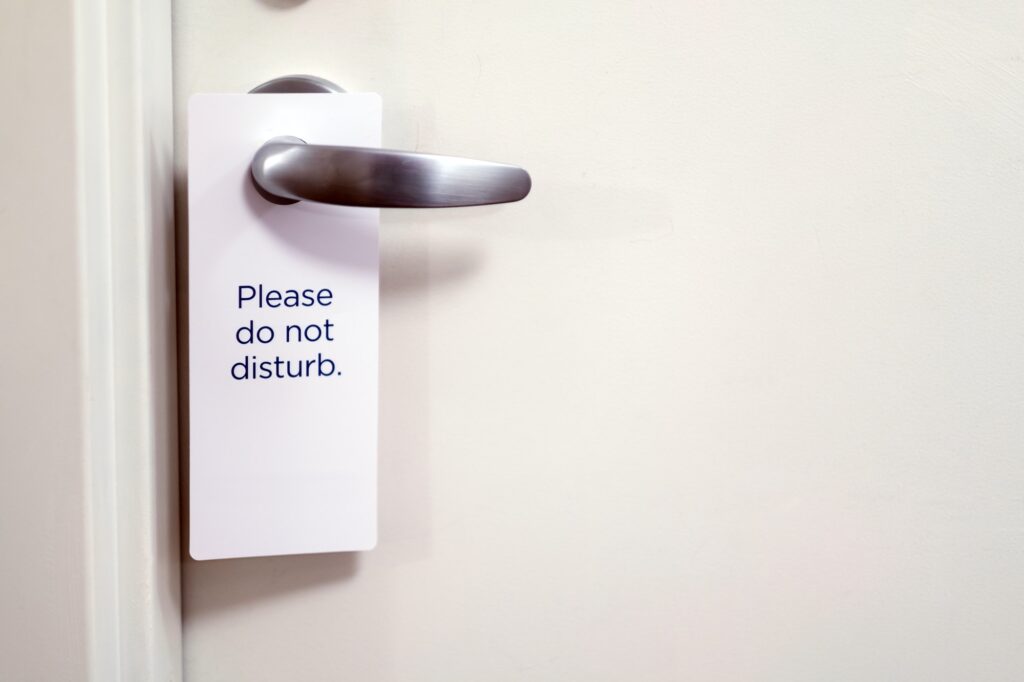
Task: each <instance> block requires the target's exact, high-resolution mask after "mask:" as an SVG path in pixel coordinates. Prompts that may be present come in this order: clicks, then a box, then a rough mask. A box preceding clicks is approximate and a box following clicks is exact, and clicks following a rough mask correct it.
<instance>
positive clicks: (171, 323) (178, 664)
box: [67, 0, 182, 682]
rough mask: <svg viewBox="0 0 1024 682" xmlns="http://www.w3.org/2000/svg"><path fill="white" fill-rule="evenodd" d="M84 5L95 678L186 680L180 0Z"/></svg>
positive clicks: (79, 45)
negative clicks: (174, 66)
mask: <svg viewBox="0 0 1024 682" xmlns="http://www.w3.org/2000/svg"><path fill="white" fill-rule="evenodd" d="M67 1H68V2H70V3H72V4H73V24H74V41H75V49H74V54H75V65H74V81H75V103H76V135H75V138H76V151H77V177H78V188H77V190H78V216H79V226H78V234H79V237H80V243H79V247H78V248H79V262H80V264H81V273H80V283H81V289H82V297H81V302H82V307H83V315H82V327H83V328H82V330H81V333H82V334H83V336H84V338H83V339H82V346H83V351H84V352H83V364H84V367H83V374H84V376H83V383H84V386H85V389H86V390H85V391H84V392H83V395H82V398H81V399H82V401H83V403H84V405H83V408H84V412H85V415H86V417H85V420H84V422H85V424H84V434H83V452H82V455H83V457H84V459H85V467H84V471H85V477H86V480H85V481H84V482H83V484H84V487H85V491H84V492H85V500H86V510H85V519H86V528H85V533H86V546H85V557H84V560H85V562H86V566H84V567H83V568H84V569H85V574H86V575H87V576H89V582H88V583H87V587H86V589H87V592H91V594H89V595H87V596H88V597H90V598H89V600H88V603H89V604H90V606H91V613H90V614H88V619H87V622H88V623H89V627H90V632H89V633H87V641H88V642H89V644H88V647H89V659H90V666H89V667H90V670H89V673H88V674H89V679H94V680H97V681H98V680H104V681H106V680H121V681H124V682H128V681H135V680H140V681H143V680H161V681H166V680H180V679H181V668H182V650H181V632H182V629H181V589H180V563H181V554H180V546H181V545H180V537H179V521H178V471H177V470H178V417H177V388H176V387H177V378H176V377H177V367H176V365H177V362H176V352H177V351H176V349H177V343H176V339H175V315H176V306H175V274H174V273H175V265H174V263H175V246H174V245H175V238H174V236H175V231H174V225H175V223H174V170H173V149H174V147H173V106H172V105H173V100H172V70H171V2H170V0H124V1H119V2H108V1H107V0H67Z"/></svg>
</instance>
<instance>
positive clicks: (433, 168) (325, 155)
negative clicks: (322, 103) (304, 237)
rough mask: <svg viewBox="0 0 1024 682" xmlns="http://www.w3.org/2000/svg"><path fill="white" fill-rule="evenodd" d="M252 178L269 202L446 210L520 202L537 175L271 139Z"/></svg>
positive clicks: (485, 164) (456, 160)
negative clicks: (531, 177)
mask: <svg viewBox="0 0 1024 682" xmlns="http://www.w3.org/2000/svg"><path fill="white" fill-rule="evenodd" d="M251 172H252V180H253V183H254V184H255V186H256V189H257V191H259V193H260V194H261V195H262V196H263V197H264V198H265V199H267V200H268V201H272V202H274V203H277V204H293V203H296V202H298V201H316V202H320V203H324V204H340V205H344V206H376V207H380V208H442V207H448V206H480V205H485V204H501V203H505V202H510V201H519V200H520V199H522V198H523V197H525V196H526V195H527V194H529V193H530V186H531V181H530V175H529V173H527V172H526V171H525V170H523V169H522V168H520V167H518V166H511V165H508V164H504V163H493V162H490V161H478V160H475V159H465V158H460V157H457V156H442V155H439V154H420V153H418V152H403V151H395V150H391V149H374V148H369V147H340V146H330V145H317V144H306V143H305V142H304V141H303V140H300V139H299V138H296V137H278V138H274V139H272V140H269V141H268V142H266V143H265V144H264V145H263V146H262V147H260V148H259V150H258V151H257V152H256V155H255V156H254V157H253V160H252V165H251Z"/></svg>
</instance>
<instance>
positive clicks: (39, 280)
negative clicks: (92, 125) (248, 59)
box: [0, 0, 91, 680]
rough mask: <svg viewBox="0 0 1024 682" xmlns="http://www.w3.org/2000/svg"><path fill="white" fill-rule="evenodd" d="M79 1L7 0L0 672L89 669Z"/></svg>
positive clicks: (2, 24) (0, 54)
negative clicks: (76, 19) (76, 10)
mask: <svg viewBox="0 0 1024 682" xmlns="http://www.w3.org/2000/svg"><path fill="white" fill-rule="evenodd" d="M74 68H75V66H74V23H73V3H72V2H64V1H59V2H56V1H55V2H45V3H38V2H31V1H28V0H25V1H22V0H12V1H11V2H4V3H0V81H3V83H4V88H5V91H6V94H5V96H4V106H2V107H0V130H2V131H3V132H2V133H0V139H2V140H3V147H4V153H3V155H2V157H0V187H3V199H2V202H3V205H2V207H0V292H2V295H0V319H2V320H3V322H2V323H0V330H2V332H0V339H2V340H0V546H2V557H0V576H2V578H3V579H2V580H0V679H4V680H57V679H61V680H78V679H85V677H84V676H85V673H86V670H87V668H88V664H89V651H90V644H89V641H88V632H89V627H90V615H91V609H90V604H89V603H88V600H89V597H90V594H91V590H90V587H89V581H90V576H89V575H88V574H86V573H85V572H83V570H82V569H83V567H84V566H85V564H86V556H87V553H88V552H89V551H90V544H89V542H88V539H87V537H86V529H87V527H88V523H87V517H86V514H87V510H88V501H87V499H86V491H87V486H86V481H87V476H88V471H87V470H86V461H85V459H84V457H83V434H84V431H85V428H86V421H87V415H86V414H85V411H84V409H83V407H84V406H83V403H82V401H81V397H82V394H83V391H84V390H85V386H84V371H85V365H86V362H85V357H84V355H85V351H84V348H83V345H84V338H83V326H82V319H81V316H82V311H83V309H84V301H83V299H82V291H81V287H80V283H81V279H80V278H81V276H82V272H81V268H80V250H79V249H80V240H79V234H78V230H79V229H80V225H81V223H80V221H79V205H78V182H79V176H78V174H77V168H76V160H77V148H76V143H77V137H76V134H75V127H76V123H77V121H76V113H77V112H76V103H75V78H74Z"/></svg>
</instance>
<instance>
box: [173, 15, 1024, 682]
mask: <svg viewBox="0 0 1024 682" xmlns="http://www.w3.org/2000/svg"><path fill="white" fill-rule="evenodd" d="M175 31H176V35H175V60H176V61H175V71H176V74H175V77H176V87H177V91H176V100H177V108H178V112H179V116H178V121H179V128H178V142H179V151H180V150H181V149H182V147H181V145H182V144H183V142H184V139H185V136H186V131H185V130H184V129H183V128H182V127H181V125H182V121H183V120H184V119H183V117H182V116H181V115H180V114H181V113H183V111H184V109H183V107H184V103H185V101H186V99H187V97H188V95H189V94H191V93H193V92H211V91H213V92H244V91H245V90H247V89H248V88H250V87H252V86H253V85H255V84H257V83H259V82H261V81H263V80H266V79H268V78H271V77H274V76H278V75H282V74H285V73H291V72H309V73H315V74H317V75H320V76H324V77H328V78H331V79H333V80H336V81H338V82H339V83H340V84H342V85H343V86H345V87H346V88H348V89H352V90H361V91H363V90H365V91H376V92H379V93H381V94H382V96H383V99H384V106H385V144H386V145H387V146H391V147H398V148H403V147H404V148H410V149H413V148H414V149H419V150H424V151H435V152H441V153H451V154H463V155H467V156H475V157H481V158H490V159H495V160H505V161H509V162H513V163H520V164H522V165H524V166H526V167H527V168H529V169H530V170H531V172H532V173H533V177H534V187H535V189H534V192H533V194H532V195H531V196H530V197H529V199H528V200H527V201H526V202H525V203H522V204H518V205H513V206H504V207H495V208H482V209H469V210H459V211H449V212H444V211H442V212H436V213H434V212H399V211H392V212H388V213H386V214H385V216H384V219H383V222H384V224H383V248H384V251H383V272H384V274H383V279H382V282H381V288H382V294H383V303H382V305H383V309H382V323H381V324H382V328H381V334H382V346H381V352H382V359H381V381H382V387H381V425H380V429H381V431H380V432H381V452H380V459H381V479H380V485H381V490H380V496H381V514H382V523H381V533H380V537H381V540H380V545H379V548H378V549H377V550H375V551H373V552H370V553H366V554H359V555H325V556H304V557H283V558H267V559H246V560H235V561H222V562H210V563H196V562H191V561H189V562H188V563H187V564H186V566H185V595H186V610H185V618H186V633H185V635H186V672H187V675H188V679H190V680H192V681H193V682H213V681H219V680H249V681H251V682H256V681H258V680H304V681H306V682H309V681H315V680H324V681H326V680H338V679H352V680H355V679H358V680H366V681H370V680H382V681H383V680H387V681H399V680H400V681H402V682H417V681H420V682H428V681H437V682H440V681H445V682H447V681H450V680H489V681H500V680H510V681H511V680H516V681H522V680H559V681H560V682H567V681H570V680H573V681H575V680H578V681H581V682H582V681H584V680H586V681H587V682H595V681H597V680H608V681H610V682H611V681H614V682H621V681H622V680H631V679H632V680H651V681H653V680H659V681H666V682H667V681H669V680H684V679H690V680H778V681H780V682H781V681H785V682H791V681H793V680H882V679H899V680H951V681H953V680H969V679H974V680H1011V679H1016V678H1017V677H1019V671H1020V670H1021V669H1022V667H1024V646H1022V642H1021V636H1020V623H1021V622H1022V620H1024V551H1022V547H1024V508H1022V496H1021V495H1022V493H1021V491H1022V490H1024V458H1022V457H1021V454H1022V449H1024V427H1022V423H1024V420H1022V419H1021V413H1022V407H1024V361H1022V357H1024V356H1022V354H1021V342H1022V339H1024V305H1022V303H1024V293H1022V292H1024V265H1022V263H1024V241H1022V239H1021V216H1022V215H1024V192H1022V191H1021V188H1022V187H1024V183H1022V180H1024V161H1022V159H1024V147H1022V139H1024V86H1022V80H1021V77H1022V74H1024V61H1022V59H1021V47H1020V46H1021V45H1022V44H1024V10H1022V6H1021V5H1020V3H1017V2H1013V1H1011V0H988V1H982V2H978V1H976V0H974V1H972V2H939V3H935V2H916V1H911V0H891V1H889V2H866V3H824V2H812V1H810V0H807V1H804V0H797V1H793V2H782V3H762V2H753V1H751V0H748V1H745V2H738V1H726V2H692V1H687V2H673V1H670V0H656V1H654V2H648V3H628V2H616V1H612V0H608V1H602V0H597V1H595V0H588V1H573V0H543V1H541V0H524V1H522V2H516V3H494V2H460V1H456V0H431V1H426V2H425V1H423V0H389V1H388V2H331V1H327V0H309V1H308V2H301V1H299V2H295V1H294V0H262V1H261V0H245V1H244V2H235V3H219V2H208V1H206V0H177V2H176V6H175ZM180 158H181V157H180V156H179V159H180Z"/></svg>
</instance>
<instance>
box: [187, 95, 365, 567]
mask: <svg viewBox="0 0 1024 682" xmlns="http://www.w3.org/2000/svg"><path fill="white" fill-rule="evenodd" d="M188 131H189V143H188V197H189V198H188V210H189V221H188V224H189V228H188V230H189V235H188V242H189V247H188V258H189V261H188V269H189V296H188V305H189V334H188V340H189V351H188V352H189V389H188V396H189V553H190V554H191V555H192V557H193V558H195V559H222V558H229V557H250V556H264V555H274V554H305V553H312V552H336V551H356V550H367V549H371V548H372V547H373V546H374V545H375V544H376V540H377V367H378V362H377V341H378V331H377V330H378V247H379V240H378V227H379V209H376V208H357V207H349V206H334V205H325V204H318V203H314V202H301V203H293V204H290V205H283V204H280V203H273V202H272V201H268V200H267V199H266V198H264V196H263V195H261V193H260V192H259V191H257V189H256V188H255V186H254V184H253V182H252V181H251V177H250V165H251V164H252V162H253V158H254V155H255V154H256V152H257V151H258V150H259V149H260V147H261V146H263V145H264V143H266V142H267V141H268V140H272V139H274V138H279V137H285V136H290V137H295V138H300V140H302V141H305V142H307V143H309V144H325V145H351V146H358V147H380V136H381V102H380V98H379V97H378V96H377V95H375V94H365V93H360V94H350V93H344V94H317V95H311V94H305V93H304V94H248V95H235V94H232V95H195V96H193V97H192V99H191V101H190V102H189V114H188Z"/></svg>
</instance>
